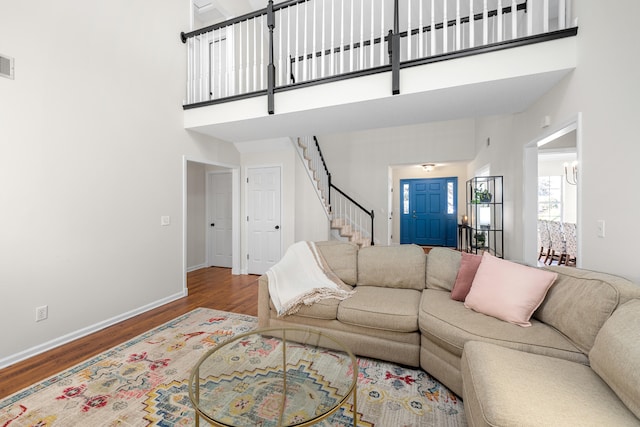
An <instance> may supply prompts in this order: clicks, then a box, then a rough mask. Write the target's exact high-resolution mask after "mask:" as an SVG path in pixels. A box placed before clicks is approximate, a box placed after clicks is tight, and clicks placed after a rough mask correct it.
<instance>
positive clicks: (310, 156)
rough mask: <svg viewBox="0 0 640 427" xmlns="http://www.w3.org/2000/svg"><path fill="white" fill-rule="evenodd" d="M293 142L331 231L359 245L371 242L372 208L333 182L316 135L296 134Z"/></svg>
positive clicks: (370, 243)
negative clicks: (299, 135) (369, 208)
mask: <svg viewBox="0 0 640 427" xmlns="http://www.w3.org/2000/svg"><path fill="white" fill-rule="evenodd" d="M294 145H295V146H296V151H297V152H298V154H299V156H300V159H301V160H302V162H303V163H304V165H305V168H306V170H307V173H308V175H309V178H310V179H311V181H312V182H313V184H314V188H315V189H316V193H317V195H318V198H319V200H320V202H321V203H322V205H323V207H324V209H325V212H326V213H327V217H328V218H329V224H330V228H331V230H332V235H333V236H334V237H335V238H336V239H338V240H343V241H349V242H353V243H356V244H357V245H358V246H360V247H364V246H371V245H373V244H374V240H373V218H374V213H373V211H368V210H366V209H365V208H363V207H362V206H361V205H360V204H359V203H358V202H356V201H355V200H353V199H352V198H351V197H349V196H348V195H347V194H346V193H345V192H343V191H342V190H340V189H339V188H338V187H336V186H335V185H333V183H332V182H331V174H330V173H329V171H328V169H327V165H326V163H325V161H324V157H323V156H322V152H321V151H320V146H319V144H318V139H317V138H316V137H315V136H314V137H300V138H296V140H295V141H294Z"/></svg>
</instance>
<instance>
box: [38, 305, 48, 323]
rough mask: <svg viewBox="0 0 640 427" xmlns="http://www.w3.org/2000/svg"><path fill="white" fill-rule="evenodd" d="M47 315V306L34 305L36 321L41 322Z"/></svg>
mask: <svg viewBox="0 0 640 427" xmlns="http://www.w3.org/2000/svg"><path fill="white" fill-rule="evenodd" d="M47 317H49V306H46V305H42V306H40V307H36V322H41V321H43V320H46V319H47Z"/></svg>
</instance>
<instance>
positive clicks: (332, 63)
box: [329, 0, 337, 75]
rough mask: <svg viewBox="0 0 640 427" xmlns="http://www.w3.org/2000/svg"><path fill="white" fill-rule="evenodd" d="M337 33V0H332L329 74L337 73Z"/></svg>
mask: <svg viewBox="0 0 640 427" xmlns="http://www.w3.org/2000/svg"><path fill="white" fill-rule="evenodd" d="M335 35H336V0H331V39H330V40H329V49H331V51H330V53H329V55H331V56H330V57H329V70H330V71H329V74H330V75H335V74H337V73H336V69H335V66H336V59H335V58H336V54H335V53H334V49H333V48H334V47H335V46H334V43H335V40H336V39H335Z"/></svg>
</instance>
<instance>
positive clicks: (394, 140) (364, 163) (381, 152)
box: [318, 120, 475, 245]
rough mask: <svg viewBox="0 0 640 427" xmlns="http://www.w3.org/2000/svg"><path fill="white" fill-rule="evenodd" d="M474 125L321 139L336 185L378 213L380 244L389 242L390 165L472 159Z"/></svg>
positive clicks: (439, 125)
mask: <svg viewBox="0 0 640 427" xmlns="http://www.w3.org/2000/svg"><path fill="white" fill-rule="evenodd" d="M474 132H475V129H474V121H473V120H453V121H447V122H438V123H429V124H423V125H414V126H405V127H401V128H384V129H376V130H369V131H361V132H351V133H344V134H333V135H321V136H318V141H319V143H320V148H321V149H322V152H323V154H324V157H325V159H326V161H327V167H328V168H329V172H331V174H332V179H333V183H334V184H335V185H337V186H338V187H339V188H340V189H341V190H343V191H345V192H346V193H347V194H349V195H350V196H351V197H353V198H354V199H355V200H356V201H358V203H360V204H361V205H363V206H364V207H365V208H367V209H373V210H374V211H375V230H376V237H375V240H376V244H383V245H386V244H388V243H390V242H388V237H387V236H388V214H389V212H388V204H389V203H388V201H389V197H388V189H389V166H391V165H394V166H399V165H415V164H422V163H438V162H450V161H462V160H471V159H473V156H474V146H473V141H474Z"/></svg>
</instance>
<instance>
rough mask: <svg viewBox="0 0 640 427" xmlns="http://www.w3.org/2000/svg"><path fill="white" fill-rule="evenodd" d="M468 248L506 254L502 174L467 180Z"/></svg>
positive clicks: (500, 255) (481, 251)
mask: <svg viewBox="0 0 640 427" xmlns="http://www.w3.org/2000/svg"><path fill="white" fill-rule="evenodd" d="M466 202H467V215H466V217H467V223H466V224H464V223H463V224H461V227H462V229H466V233H465V234H466V239H464V240H465V244H464V245H463V247H462V249H463V250H465V251H466V252H470V253H475V254H481V253H483V252H485V251H488V252H489V253H490V254H492V255H495V256H496V257H498V258H504V209H503V205H504V196H503V177H502V176H477V177H474V178H471V179H470V180H468V181H467V189H466Z"/></svg>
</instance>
